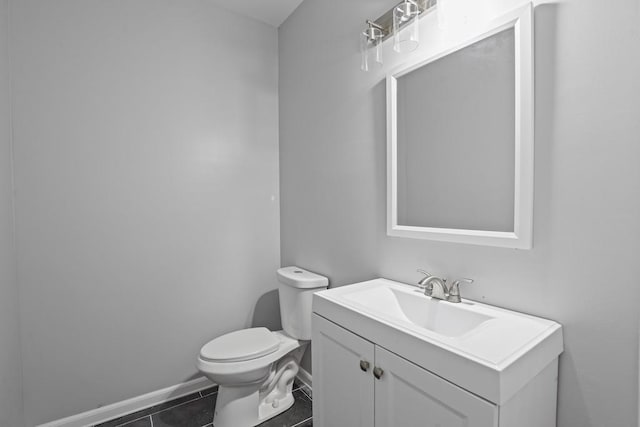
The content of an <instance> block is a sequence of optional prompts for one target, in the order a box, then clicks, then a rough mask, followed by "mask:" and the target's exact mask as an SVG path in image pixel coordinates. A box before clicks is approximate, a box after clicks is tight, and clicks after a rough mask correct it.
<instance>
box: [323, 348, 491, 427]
mask: <svg viewBox="0 0 640 427" xmlns="http://www.w3.org/2000/svg"><path fill="white" fill-rule="evenodd" d="M375 353H376V367H378V368H380V369H382V370H383V372H382V376H381V377H380V379H377V380H376V381H375V423H376V427H400V426H406V427H413V426H420V427H496V426H497V425H498V408H497V406H495V405H493V404H492V403H489V402H487V401H485V400H483V399H481V398H479V397H477V396H475V395H473V394H471V393H469V392H467V391H465V390H463V389H461V388H459V387H457V386H455V385H453V384H451V383H450V382H448V381H445V380H443V379H442V378H440V377H438V376H436V375H434V374H432V373H430V372H429V371H427V370H425V369H423V368H421V367H419V366H417V365H414V364H413V363H411V362H409V361H407V360H405V359H403V358H401V357H400V356H397V355H395V354H393V353H391V352H389V351H387V350H385V349H383V348H381V347H376V348H375ZM314 373H315V371H314ZM314 378H315V377H314ZM314 397H315V396H314Z"/></svg>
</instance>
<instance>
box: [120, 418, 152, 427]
mask: <svg viewBox="0 0 640 427" xmlns="http://www.w3.org/2000/svg"><path fill="white" fill-rule="evenodd" d="M152 426H153V424H151V417H149V416H146V417H144V418H141V419H139V420H135V421H131V422H130V423H127V424H122V426H121V427H152Z"/></svg>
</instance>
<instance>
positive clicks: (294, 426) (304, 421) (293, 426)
mask: <svg viewBox="0 0 640 427" xmlns="http://www.w3.org/2000/svg"><path fill="white" fill-rule="evenodd" d="M311 419H313V417H309V418H307V419H306V420H302V421H300V422H299V423H298V424H294V425H292V426H291V427H296V426H300V425H302V423H306V422H307V421H309V420H311ZM152 427H153V426H152Z"/></svg>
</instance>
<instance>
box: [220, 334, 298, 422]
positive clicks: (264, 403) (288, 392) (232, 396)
mask: <svg viewBox="0 0 640 427" xmlns="http://www.w3.org/2000/svg"><path fill="white" fill-rule="evenodd" d="M305 348H306V345H303V346H301V347H299V348H297V349H296V350H294V351H292V352H290V353H289V354H287V355H286V356H284V357H283V358H281V359H280V360H278V361H277V362H275V363H273V364H272V366H271V368H270V370H269V374H268V375H267V377H266V378H265V379H264V380H262V381H260V382H257V383H253V384H242V385H226V386H225V385H220V386H219V388H218V396H217V398H216V407H215V412H214V416H213V425H214V426H215V427H254V426H257V425H258V424H260V423H263V422H265V421H266V420H268V419H270V418H273V417H275V416H276V415H278V414H281V413H282V412H284V411H286V410H287V409H289V408H290V407H291V406H292V405H293V403H294V398H293V394H292V390H293V380H294V379H295V377H296V375H297V373H298V369H299V366H300V359H301V358H302V354H303V353H304V350H305Z"/></svg>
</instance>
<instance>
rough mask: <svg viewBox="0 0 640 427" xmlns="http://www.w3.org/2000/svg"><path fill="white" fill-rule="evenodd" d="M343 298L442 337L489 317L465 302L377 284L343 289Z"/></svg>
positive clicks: (450, 335) (466, 329) (463, 329)
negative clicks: (431, 296) (349, 290)
mask: <svg viewBox="0 0 640 427" xmlns="http://www.w3.org/2000/svg"><path fill="white" fill-rule="evenodd" d="M344 299H345V301H349V302H351V303H352V304H353V305H355V306H359V307H360V308H361V309H363V310H365V311H371V312H374V313H376V314H377V315H378V316H382V317H389V318H392V319H394V320H395V321H397V322H401V323H403V324H407V323H409V324H411V325H413V326H415V327H418V328H423V329H427V330H429V331H431V332H434V333H437V334H440V335H443V336H446V337H459V336H461V335H464V334H466V333H468V332H470V331H472V330H474V329H475V328H477V327H479V326H481V325H482V324H483V323H484V322H486V321H487V320H491V319H493V317H491V316H488V315H486V314H482V313H478V312H476V311H473V310H472V309H470V307H469V304H466V303H460V304H452V303H449V302H446V301H440V300H437V299H433V298H430V297H427V296H425V295H424V293H423V292H422V291H421V290H419V289H415V290H414V289H397V288H392V287H389V286H383V285H380V284H377V285H372V286H371V287H367V288H366V289H358V290H355V291H353V292H347V293H345V294H344Z"/></svg>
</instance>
